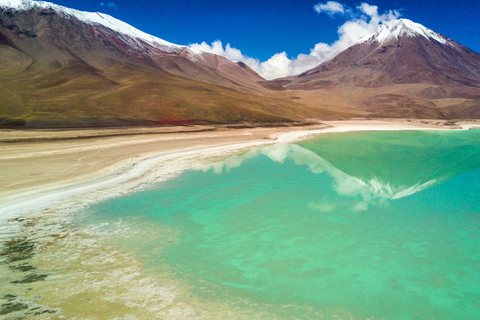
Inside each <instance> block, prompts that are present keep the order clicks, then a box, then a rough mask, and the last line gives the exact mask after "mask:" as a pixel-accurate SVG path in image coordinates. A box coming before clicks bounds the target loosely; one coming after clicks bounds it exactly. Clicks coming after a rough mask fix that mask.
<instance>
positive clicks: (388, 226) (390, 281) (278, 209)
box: [81, 130, 480, 319]
mask: <svg viewBox="0 0 480 320" xmlns="http://www.w3.org/2000/svg"><path fill="white" fill-rule="evenodd" d="M120 222H121V223H120ZM81 223H84V224H87V225H88V224H97V225H100V224H102V225H104V227H103V228H106V229H112V230H114V229H115V228H124V229H125V232H124V233H125V234H126V235H128V237H127V236H125V237H124V238H120V239H119V238H118V237H117V238H115V239H116V240H115V241H114V242H115V245H116V246H118V247H120V248H123V249H124V250H126V251H128V252H133V253H134V254H135V255H136V256H138V257H139V259H141V260H142V261H144V263H145V272H146V273H150V274H154V273H155V272H164V271H165V270H168V271H169V272H171V273H173V274H174V275H175V277H176V278H177V279H179V280H180V281H182V283H184V284H185V287H186V288H188V292H189V294H190V295H192V296H195V297H198V298H200V299H203V300H204V301H214V302H219V303H224V304H227V305H228V304H232V305H235V306H236V307H238V308H253V309H254V308H258V309H259V310H260V309H261V310H268V308H267V309H265V308H264V309H262V306H270V307H271V309H272V310H273V309H275V310H277V311H278V310H284V311H283V313H277V316H278V314H282V315H283V316H284V317H285V318H300V319H301V318H305V319H307V318H311V317H312V316H311V315H312V314H315V315H317V316H316V317H318V318H321V316H320V315H323V317H324V318H325V319H334V318H338V319H365V318H369V319H480V130H470V131H429V132H422V131H408V132H355V133H343V134H325V135H322V136H320V137H318V138H316V139H314V140H309V141H304V142H301V143H297V144H279V145H274V146H268V147H264V148H259V149H254V150H251V151H249V152H247V153H245V154H243V155H237V156H233V157H230V158H228V159H226V160H224V161H222V162H219V163H215V164H212V165H208V166H204V167H202V168H200V169H198V170H190V171H187V172H185V173H184V174H182V175H181V176H179V177H177V178H175V179H173V180H170V181H166V182H164V183H161V184H159V185H158V186H156V188H155V189H152V190H147V191H142V192H138V193H135V194H130V195H127V196H124V197H120V198H115V199H111V200H109V201H106V202H103V203H100V204H97V205H95V206H93V207H91V208H90V210H89V214H88V215H87V216H86V217H84V218H83V219H82V220H81ZM135 230H138V232H135ZM165 230H169V231H168V232H169V233H171V234H165V232H167V231H165ZM262 312H264V311H262ZM272 312H273V311H272ZM271 317H272V318H273V313H272V314H271ZM226 318H228V317H226ZM232 318H235V317H233V316H232ZM263 318H265V319H268V318H270V316H269V315H268V314H267V315H265V316H263Z"/></svg>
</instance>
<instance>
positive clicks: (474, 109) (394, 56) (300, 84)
mask: <svg viewBox="0 0 480 320" xmlns="http://www.w3.org/2000/svg"><path fill="white" fill-rule="evenodd" d="M281 82H282V84H283V87H284V88H287V89H290V90H320V91H321V90H325V89H327V90H328V89H330V90H335V88H337V89H338V88H342V90H343V91H350V92H351V93H352V95H351V97H350V100H351V101H353V100H355V101H354V103H356V104H357V105H363V110H364V111H367V112H370V113H373V114H376V115H382V116H414V117H422V116H425V117H439V118H456V117H460V118H461V117H479V116H480V107H479V105H480V103H479V99H480V54H478V53H476V52H474V51H472V50H470V49H468V48H467V47H465V46H463V45H461V44H459V43H457V42H455V41H453V40H451V39H448V38H446V37H444V36H443V35H441V34H438V33H436V32H434V31H432V30H429V29H427V28H425V27H423V26H422V25H420V24H417V23H414V22H412V21H410V20H407V19H400V20H397V21H392V22H390V23H388V24H385V25H382V26H381V27H380V30H379V31H377V32H376V33H374V34H372V35H370V36H369V37H366V38H364V39H361V40H360V41H359V42H358V43H357V44H355V45H353V46H351V47H349V48H348V49H346V50H345V51H343V52H342V53H340V54H339V55H337V56H336V57H334V58H333V59H331V60H329V61H327V62H325V63H323V64H321V65H319V66H318V67H316V68H314V69H312V70H309V71H307V72H304V73H302V74H300V75H297V76H294V77H290V78H287V79H282V81H281ZM413 85H416V86H413ZM359 92H361V93H362V94H357V95H355V93H359ZM445 99H451V101H450V102H448V101H445ZM452 99H457V100H452ZM441 100H444V101H441ZM449 103H452V104H451V105H450V104H449ZM360 107H362V106H360ZM394 109H397V110H394ZM408 109H411V110H408ZM467 109H468V110H467Z"/></svg>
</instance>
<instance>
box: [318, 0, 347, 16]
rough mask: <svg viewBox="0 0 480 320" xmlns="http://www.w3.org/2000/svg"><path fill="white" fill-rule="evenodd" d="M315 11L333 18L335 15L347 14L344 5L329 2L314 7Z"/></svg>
mask: <svg viewBox="0 0 480 320" xmlns="http://www.w3.org/2000/svg"><path fill="white" fill-rule="evenodd" d="M313 9H314V10H315V11H317V12H318V13H321V12H325V13H327V14H328V15H329V16H331V17H333V16H334V15H335V14H337V13H339V14H345V7H344V6H343V4H341V3H339V2H336V1H328V2H326V3H317V4H316V5H314V6H313Z"/></svg>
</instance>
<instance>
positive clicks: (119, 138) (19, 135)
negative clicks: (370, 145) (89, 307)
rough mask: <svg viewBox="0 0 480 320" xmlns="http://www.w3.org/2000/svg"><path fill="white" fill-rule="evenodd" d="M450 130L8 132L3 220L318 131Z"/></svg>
mask: <svg viewBox="0 0 480 320" xmlns="http://www.w3.org/2000/svg"><path fill="white" fill-rule="evenodd" d="M463 125H466V123H464V124H463ZM475 125H478V123H475V122H470V126H475ZM445 128H460V127H459V126H458V125H457V126H455V125H452V124H451V123H448V122H446V121H441V120H438V121H437V120H350V121H322V122H321V123H320V122H319V123H318V124H315V125H309V126H297V127H294V126H288V127H273V128H268V127H263V128H262V127H255V128H254V127H252V128H240V129H236V128H228V127H226V126H191V127H166V128H126V129H122V128H117V129H115V128H112V129H82V130H1V131H0V145H1V153H0V181H1V183H0V201H1V202H2V208H0V219H2V218H7V217H11V216H12V215H15V213H16V212H19V211H21V212H25V211H26V210H28V211H29V210H32V209H33V210H35V209H38V208H41V207H43V206H46V205H48V204H50V203H53V202H58V201H61V200H64V199H66V198H69V197H72V196H79V195H82V196H84V195H86V194H89V193H95V196H98V195H99V191H101V193H108V192H109V193H111V194H118V193H124V192H130V191H131V190H133V189H138V188H139V187H142V186H144V185H145V184H146V183H151V182H156V181H161V180H164V179H167V178H168V177H170V176H172V175H175V174H178V173H180V172H181V171H182V170H185V169H186V168H188V167H191V166H194V165H196V164H198V163H200V162H205V161H212V160H214V159H219V158H220V157H225V156H227V155H229V154H232V153H235V152H239V151H241V150H242V149H248V148H251V147H255V146H261V145H266V144H271V143H277V142H282V143H287V142H291V141H295V140H298V139H302V138H305V137H306V136H308V135H312V134H320V133H328V132H346V131H359V130H415V129H425V130H431V129H445Z"/></svg>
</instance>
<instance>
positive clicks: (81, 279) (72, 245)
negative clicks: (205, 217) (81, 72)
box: [0, 120, 475, 319]
mask: <svg viewBox="0 0 480 320" xmlns="http://www.w3.org/2000/svg"><path fill="white" fill-rule="evenodd" d="M465 125H467V123H465ZM472 125H475V123H473V124H472ZM440 128H460V127H459V126H451V125H445V122H442V121H438V122H437V121H419V120H418V121H409V120H384V121H379V120H378V121H359V120H358V121H357V120H355V121H354V120H352V121H341V122H335V121H330V122H322V123H319V124H317V125H311V126H306V127H280V128H243V129H239V128H237V129H232V128H227V127H226V126H208V127H205V126H202V127H180V128H179V127H170V128H120V129H88V130H62V131H59V130H55V131H52V130H35V131H33V130H16V131H13V130H11V131H7V130H3V131H0V150H1V151H0V182H1V184H0V203H1V206H0V253H1V254H2V256H1V257H0V258H2V259H3V260H4V262H5V261H6V264H5V263H4V264H0V280H2V283H4V284H5V288H4V291H5V292H4V294H3V295H2V296H0V306H16V307H18V308H19V309H20V307H21V308H23V309H22V310H20V311H16V312H11V313H9V314H8V316H11V317H9V318H7V319H16V318H20V317H24V316H27V318H28V316H30V317H33V316H34V315H35V318H40V319H42V318H45V319H50V318H51V317H50V315H51V314H53V315H55V317H54V318H59V319H60V318H82V319H112V318H119V319H120V318H121V319H126V318H132V319H133V318H135V319H167V318H168V319H205V318H209V319H216V318H218V319H229V318H234V316H233V315H236V316H238V317H239V318H245V319H265V318H281V317H278V316H276V315H277V312H280V311H282V310H283V309H284V308H285V306H281V308H280V307H279V306H276V305H274V304H272V305H271V306H267V307H265V308H266V309H257V308H250V309H248V308H247V309H248V310H249V311H248V310H247V309H245V310H247V311H245V310H244V308H243V307H238V308H236V309H235V308H234V305H235V304H228V305H219V304H216V303H213V302H209V301H204V300H202V299H199V298H196V297H193V298H192V297H190V296H191V294H190V292H189V290H188V287H185V284H183V283H182V282H181V281H179V280H178V279H177V278H176V277H175V274H170V273H169V272H167V271H165V272H163V273H159V274H158V275H156V276H147V275H145V274H144V273H143V265H144V264H143V262H142V261H141V260H139V259H137V257H135V256H134V255H133V254H126V253H125V252H122V251H119V250H118V249H116V247H113V246H112V245H111V243H112V241H113V242H114V241H115V239H116V237H120V238H121V236H122V235H121V234H120V233H119V234H116V233H115V232H113V233H112V232H105V231H102V229H101V228H102V226H101V225H99V226H96V225H94V226H91V227H85V226H80V227H79V226H78V225H77V224H76V223H75V219H74V217H73V216H74V215H75V214H76V213H81V212H82V211H81V209H82V208H83V207H84V206H86V205H88V204H90V203H92V202H95V201H101V200H103V199H106V198H108V197H112V196H116V195H122V194H125V193H129V192H133V191H135V190H141V189H144V188H149V187H151V186H152V185H153V184H154V183H155V182H159V181H163V180H166V179H169V178H171V177H174V176H175V175H178V174H180V173H181V172H182V171H183V170H185V169H188V168H192V167H195V166H197V165H200V164H204V163H207V162H214V161H216V160H221V159H223V158H225V157H228V156H229V155H231V154H233V153H238V152H242V151H243V150H247V149H250V148H252V147H256V146H263V145H267V144H273V143H287V142H291V141H295V140H298V139H303V138H305V137H308V136H310V135H313V134H321V133H328V132H346V131H359V130H418V129H421V130H423V129H426V130H430V129H440ZM70 213H74V214H73V215H71V214H70ZM120 229H121V230H122V232H121V233H123V232H124V231H125V230H128V228H127V229H122V228H120ZM142 231H144V232H146V233H147V234H148V233H155V232H158V233H159V234H162V235H164V236H167V237H170V238H171V239H170V240H169V241H175V239H176V231H175V230H170V229H165V230H161V231H159V230H149V229H148V226H145V230H144V229H142ZM157 250H159V248H157ZM21 255H22V256H21ZM9 258H12V259H11V261H9V260H8V259H9ZM13 258H14V259H13ZM20 258H21V260H18V261H17V260H15V259H20ZM22 270H28V271H22ZM12 280H13V281H12ZM23 282H29V283H23ZM239 305H240V306H243V305H242V304H241V303H239ZM262 308H263V307H262ZM291 308H293V309H295V310H296V308H297V307H296V306H295V305H293V306H291ZM287 309H288V308H287ZM212 311H214V312H213V314H212ZM262 312H264V313H265V314H267V315H272V316H263V317H262V316H261V315H262ZM302 312H304V313H305V314H306V315H308V314H309V313H308V312H310V311H309V310H304V311H302ZM37 314H43V316H36V315H37ZM306 317H307V318H312V319H315V318H333V317H329V316H325V315H317V314H311V315H310V316H306ZM347 317H348V315H345V316H343V317H341V318H347Z"/></svg>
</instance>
